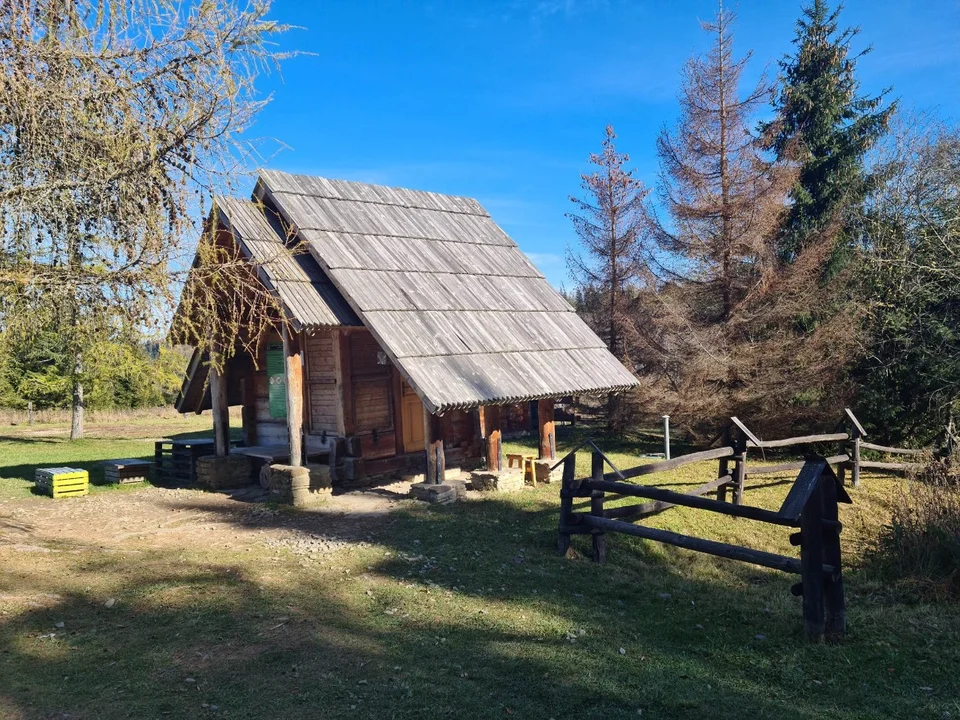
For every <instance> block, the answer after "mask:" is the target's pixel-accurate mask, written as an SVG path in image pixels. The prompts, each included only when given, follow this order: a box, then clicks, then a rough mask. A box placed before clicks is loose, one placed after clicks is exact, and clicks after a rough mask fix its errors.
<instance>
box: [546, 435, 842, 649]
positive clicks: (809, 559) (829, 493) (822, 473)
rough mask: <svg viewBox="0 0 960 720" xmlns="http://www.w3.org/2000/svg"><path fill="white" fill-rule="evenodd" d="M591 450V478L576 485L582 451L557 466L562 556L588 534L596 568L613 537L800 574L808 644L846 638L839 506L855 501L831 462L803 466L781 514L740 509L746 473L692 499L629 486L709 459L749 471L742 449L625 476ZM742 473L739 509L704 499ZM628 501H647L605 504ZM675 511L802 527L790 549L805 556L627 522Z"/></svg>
mask: <svg viewBox="0 0 960 720" xmlns="http://www.w3.org/2000/svg"><path fill="white" fill-rule="evenodd" d="M589 445H590V446H592V448H593V452H592V453H591V461H592V465H591V474H590V476H589V477H586V478H580V479H577V478H576V462H577V450H574V451H573V452H571V453H569V454H567V455H566V456H565V457H564V458H563V459H562V460H561V461H560V462H559V463H558V465H563V480H562V483H561V488H560V521H559V534H558V549H559V551H560V553H561V554H563V555H566V554H567V552H568V551H569V549H570V544H571V537H572V536H573V535H590V537H591V540H592V545H593V548H592V550H593V559H594V561H596V562H604V561H605V560H606V556H607V543H606V534H607V533H608V532H610V533H623V534H626V535H632V536H635V537H641V538H646V539H648V540H654V541H657V542H662V543H666V544H668V545H675V546H677V547H682V548H687V549H689V550H694V551H697V552H702V553H706V554H709V555H715V556H717V557H723V558H729V559H732V560H739V561H741V562H747V563H752V564H754V565H761V566H763V567H769V568H773V569H776V570H782V571H784V572H787V573H793V574H798V575H800V578H801V579H800V582H799V583H797V584H796V585H794V586H793V587H792V589H791V590H792V592H793V593H794V594H795V595H802V596H803V619H804V628H805V632H806V634H807V637H809V638H811V639H818V638H821V637H823V636H824V635H827V636H834V637H836V636H842V635H843V634H844V632H845V630H846V610H845V606H844V597H843V577H842V574H841V551H840V532H841V529H842V526H841V524H840V522H839V520H838V514H837V503H838V502H845V503H848V502H850V498H849V496H848V495H847V493H846V491H845V490H844V488H843V486H842V485H841V484H840V482H839V480H838V478H837V475H836V474H835V473H834V471H833V470H832V469H831V467H830V464H829V462H828V460H827V458H823V457H818V458H813V459H809V460H807V461H806V462H804V463H803V466H802V468H801V470H800V473H799V475H798V476H797V478H796V480H795V481H794V483H793V487H792V488H791V489H790V492H789V493H788V494H787V498H786V499H785V500H784V502H783V505H781V507H780V509H779V510H777V511H772V510H767V509H764V508H759V507H750V506H746V505H743V504H742V496H743V485H742V475H743V471H742V470H740V471H737V470H735V471H734V473H733V474H731V473H726V474H724V475H721V476H720V477H719V478H717V479H716V480H713V481H711V482H708V483H705V484H704V485H701V486H700V487H698V488H695V489H694V490H691V491H689V492H686V493H678V492H674V491H672V490H665V489H663V488H658V487H652V486H647V485H635V484H632V483H629V482H624V481H625V480H627V479H629V478H633V477H639V476H641V475H649V474H652V473H656V472H662V471H664V470H670V469H673V468H676V467H679V466H681V465H684V464H687V463H691V462H698V461H703V460H713V459H719V460H720V462H721V463H723V462H725V461H727V462H729V461H730V460H731V459H733V460H734V462H735V463H737V467H738V468H743V466H744V463H745V460H743V459H742V458H741V459H740V460H736V458H737V452H738V450H737V448H736V446H725V447H722V448H717V449H715V450H707V451H702V452H698V453H691V454H689V455H685V456H682V457H679V458H674V459H672V460H667V461H664V462H659V463H652V464H647V465H641V466H638V467H635V468H630V469H627V470H622V471H621V470H618V469H617V468H616V467H614V466H613V464H612V463H611V462H610V461H609V459H608V458H607V457H606V455H604V454H603V452H601V451H600V450H599V449H598V448H597V447H596V445H595V444H594V443H593V442H592V441H591V442H589ZM581 447H582V446H581ZM579 449H580V448H578V450H579ZM605 466H610V467H611V468H613V471H612V472H604V471H605ZM737 472H739V474H740V485H739V490H738V491H735V492H739V496H740V499H741V504H732V503H728V502H725V500H724V499H721V498H718V499H711V498H707V497H703V496H704V495H707V494H709V493H711V492H717V493H718V494H719V493H720V492H721V491H722V490H723V489H724V488H725V487H726V486H727V485H728V484H730V483H731V482H734V483H735V482H736V480H735V477H734V476H735V475H736V473H737ZM610 493H612V495H611V494H610ZM627 497H636V498H643V499H645V500H647V501H648V502H643V503H639V504H634V505H626V506H621V507H615V508H609V509H608V508H606V507H605V504H606V503H607V502H610V501H612V500H614V499H623V498H627ZM578 498H589V500H590V510H589V512H574V501H575V500H576V499H578ZM677 505H680V506H685V507H692V508H697V509H700V510H705V511H708V512H715V513H719V514H722V515H729V516H732V517H739V518H745V519H748V520H755V521H758V522H765V523H769V524H774V525H781V526H785V527H794V528H799V532H794V533H792V534H791V535H790V542H791V544H792V545H794V546H797V545H799V546H800V557H799V559H798V558H794V557H788V556H786V555H777V554H775V553H770V552H765V551H762V550H755V549H752V548H747V547H741V546H739V545H731V544H729V543H722V542H716V541H713V540H706V539H704V538H697V537H692V536H690V535H683V534H680V533H675V532H670V531H667V530H661V529H658V528H651V527H644V526H641V525H636V524H633V523H631V522H627V521H626V520H627V519H628V518H629V519H633V520H636V519H640V518H643V517H646V516H649V515H651V514H653V513H657V512H661V511H663V510H666V509H667V508H670V507H673V506H677Z"/></svg>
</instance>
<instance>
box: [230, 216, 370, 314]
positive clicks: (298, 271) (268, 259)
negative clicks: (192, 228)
mask: <svg viewBox="0 0 960 720" xmlns="http://www.w3.org/2000/svg"><path fill="white" fill-rule="evenodd" d="M214 205H215V206H216V208H217V212H218V214H219V219H220V221H221V222H222V223H223V224H224V226H225V227H226V228H227V229H228V230H229V231H230V233H231V234H232V235H233V237H234V240H235V241H236V242H237V245H238V246H239V247H240V249H241V251H242V252H243V253H244V254H245V255H246V256H247V257H249V258H250V259H251V260H253V261H254V262H255V263H256V265H257V270H258V272H259V275H260V279H261V280H262V281H263V283H264V285H266V286H267V288H269V289H270V290H272V291H273V292H275V293H276V294H277V297H278V298H279V300H280V302H281V303H282V304H283V307H284V309H285V311H286V312H287V315H288V317H289V318H290V319H291V320H292V321H293V323H294V325H296V326H298V327H300V328H304V327H325V326H327V327H329V326H337V325H361V324H362V323H361V322H360V319H359V318H358V317H357V315H356V313H354V311H353V309H352V308H351V307H350V305H349V304H348V303H347V302H346V300H344V298H343V296H342V295H341V294H340V291H339V290H337V288H336V287H335V286H334V285H333V284H332V283H331V282H330V280H329V278H328V277H327V275H326V273H325V272H324V271H323V269H322V268H321V267H320V266H319V265H318V264H317V261H316V260H314V258H313V257H312V256H311V255H310V254H309V253H308V252H307V251H306V249H305V248H304V249H299V251H298V250H297V249H295V250H294V252H287V251H285V248H284V246H285V244H287V243H285V241H286V235H285V233H284V232H283V229H282V227H281V226H280V222H279V218H276V217H275V216H274V217H271V214H272V213H270V211H267V210H265V208H263V206H262V205H260V204H259V203H256V202H251V201H249V200H237V199H236V198H230V197H217V198H215V200H214Z"/></svg>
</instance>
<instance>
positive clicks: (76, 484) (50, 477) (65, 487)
mask: <svg viewBox="0 0 960 720" xmlns="http://www.w3.org/2000/svg"><path fill="white" fill-rule="evenodd" d="M34 484H35V485H36V487H37V489H38V490H40V491H42V492H44V493H46V494H47V495H49V496H50V497H53V498H64V497H80V496H81V495H86V494H87V493H88V492H89V491H90V477H89V475H88V474H87V471H86V470H78V469H77V468H69V467H58V468H37V471H36V473H35V474H34Z"/></svg>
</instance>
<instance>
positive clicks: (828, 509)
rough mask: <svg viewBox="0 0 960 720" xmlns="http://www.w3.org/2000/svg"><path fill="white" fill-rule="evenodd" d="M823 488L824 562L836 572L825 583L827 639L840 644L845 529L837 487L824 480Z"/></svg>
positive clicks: (844, 614) (843, 618)
mask: <svg viewBox="0 0 960 720" xmlns="http://www.w3.org/2000/svg"><path fill="white" fill-rule="evenodd" d="M820 484H821V486H822V488H823V519H824V520H825V521H826V522H825V524H824V528H823V561H824V563H826V564H827V565H832V566H833V568H834V570H833V573H832V574H831V575H829V576H827V577H826V578H825V579H824V593H823V599H824V605H825V609H826V617H825V620H824V629H825V631H826V635H827V639H830V640H837V639H839V638H841V637H843V636H844V635H845V634H846V632H847V609H846V604H845V602H844V598H843V575H842V573H841V560H842V557H841V552H840V532H841V531H842V530H843V528H842V526H841V525H840V523H839V522H838V513H837V485H836V483H835V482H834V480H833V478H830V477H826V476H821V478H820Z"/></svg>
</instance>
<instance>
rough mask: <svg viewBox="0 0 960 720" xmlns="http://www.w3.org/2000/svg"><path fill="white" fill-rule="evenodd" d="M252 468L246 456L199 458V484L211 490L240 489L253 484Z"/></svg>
mask: <svg viewBox="0 0 960 720" xmlns="http://www.w3.org/2000/svg"><path fill="white" fill-rule="evenodd" d="M251 472H252V468H251V465H250V458H248V457H247V456H246V455H227V456H226V457H216V456H215V455H206V456H204V457H199V458H197V483H198V484H199V485H201V486H203V487H207V488H210V489H211V490H221V489H223V488H238V487H243V486H244V485H249V484H250V483H251V478H250V474H251Z"/></svg>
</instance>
